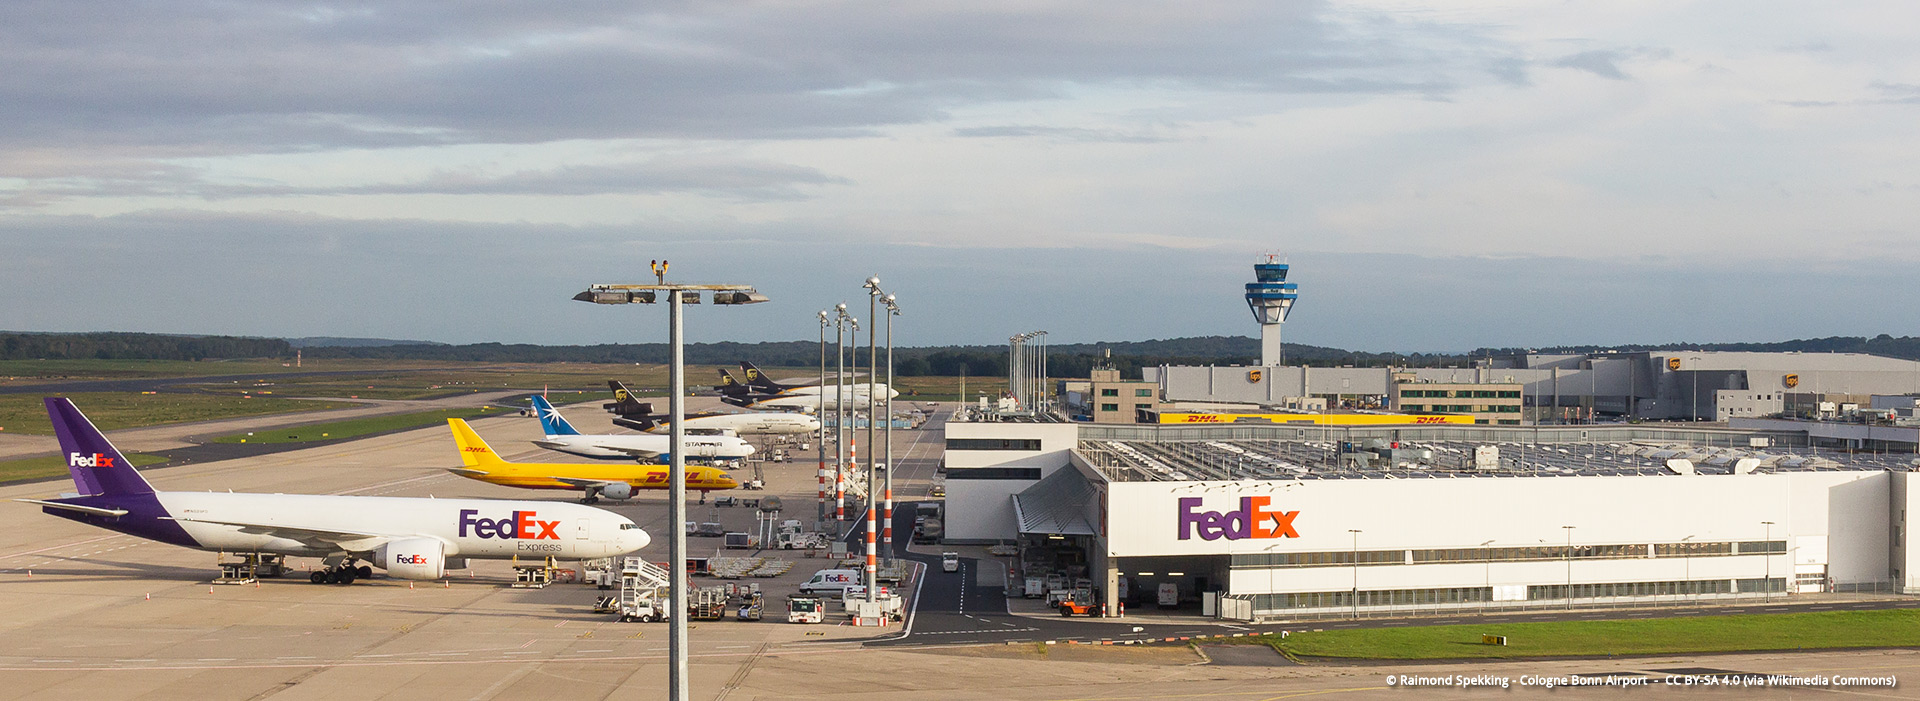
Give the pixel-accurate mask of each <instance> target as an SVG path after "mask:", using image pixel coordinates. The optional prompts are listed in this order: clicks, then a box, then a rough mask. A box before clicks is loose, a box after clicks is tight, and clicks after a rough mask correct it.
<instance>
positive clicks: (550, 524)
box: [460, 509, 560, 540]
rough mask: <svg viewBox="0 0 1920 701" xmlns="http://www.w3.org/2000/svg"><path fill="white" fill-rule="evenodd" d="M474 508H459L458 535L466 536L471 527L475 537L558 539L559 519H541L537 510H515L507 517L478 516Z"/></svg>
mask: <svg viewBox="0 0 1920 701" xmlns="http://www.w3.org/2000/svg"><path fill="white" fill-rule="evenodd" d="M479 514H480V512H479V511H478V510H476V509H461V510H460V537H461V538H465V537H467V531H468V530H469V529H471V530H472V531H473V536H474V537H475V538H501V539H505V540H516V539H518V540H559V539H560V534H559V533H557V532H555V529H557V528H559V526H560V522H559V521H541V520H539V518H538V517H539V515H540V514H539V512H536V511H515V512H513V513H512V514H510V515H508V516H507V518H499V519H494V518H480V517H479Z"/></svg>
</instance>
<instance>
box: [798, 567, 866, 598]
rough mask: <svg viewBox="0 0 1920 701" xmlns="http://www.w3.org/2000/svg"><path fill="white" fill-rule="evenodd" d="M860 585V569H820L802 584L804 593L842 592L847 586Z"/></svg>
mask: <svg viewBox="0 0 1920 701" xmlns="http://www.w3.org/2000/svg"><path fill="white" fill-rule="evenodd" d="M856 586H860V570H820V571H819V572H815V573H813V578H812V579H809V580H807V581H806V582H804V583H802V584H801V585H800V593H802V594H820V593H829V592H830V593H833V594H840V593H842V592H844V591H846V589H847V587H856Z"/></svg>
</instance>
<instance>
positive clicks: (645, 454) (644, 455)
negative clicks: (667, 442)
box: [594, 445, 660, 460]
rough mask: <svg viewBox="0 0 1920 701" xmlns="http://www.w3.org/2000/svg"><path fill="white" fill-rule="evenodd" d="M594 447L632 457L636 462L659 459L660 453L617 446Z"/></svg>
mask: <svg viewBox="0 0 1920 701" xmlns="http://www.w3.org/2000/svg"><path fill="white" fill-rule="evenodd" d="M594 447H595V448H603V449H606V450H611V451H614V452H616V453H626V454H628V455H631V456H633V457H634V459H637V460H646V459H651V458H657V457H660V451H658V450H641V449H639V448H627V447H623V446H617V445H596V446H594Z"/></svg>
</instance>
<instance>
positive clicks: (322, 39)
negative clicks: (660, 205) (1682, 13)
mask: <svg viewBox="0 0 1920 701" xmlns="http://www.w3.org/2000/svg"><path fill="white" fill-rule="evenodd" d="M1351 12H1354V11H1350V10H1339V11H1336V10H1334V9H1331V8H1329V7H1327V6H1325V5H1323V4H1321V3H1318V2H1297V1H1296V2H1267V1H1251V0H1249V1H1245V2H1225V3H1209V4H1206V5H1198V6H1196V5H1181V4H1174V5H1167V4H1158V3H1108V2H1100V3H1075V2H1066V3H1055V4H1046V5H1039V4H1034V3H1013V2H1010V3H1002V4H980V3H970V4H963V5H928V4H915V3H907V4H874V3H831V2H829V3H808V4H728V3H722V4H693V3H689V4H649V5H646V6H639V7H637V6H634V5H631V4H628V3H607V2H578V3H564V4H562V5H551V4H539V3H515V2H474V3H438V2H425V1H422V0H412V1H407V0H399V1H396V2H386V3H371V2H367V3H351V4H336V5H314V4H312V3H307V2H291V1H289V2H272V1H263V2H253V3H238V4H234V3H211V2H187V1H178V2H148V3H131V4H124V5H114V6H112V8H111V9H108V8H106V7H104V6H98V5H87V4H84V3H82V4H75V3H70V2H59V1H57V0H18V1H16V2H10V3H6V4H4V5H0V65H6V66H8V70H7V71H5V72H4V73H0V144H4V143H9V142H10V143H15V144H19V143H35V144H44V143H57V144H73V145H78V144H92V145H100V144H115V145H119V146H123V147H159V148H166V149H181V150H185V151H189V152H192V153H197V154H201V155H216V154H219V153H237V152H255V151H297V150H303V149H315V148H328V147H334V146H342V145H351V146H370V147H379V146H392V145H402V144H439V143H471V142H489V143H491V142H535V141H546V140H553V139H564V138H606V137H636V136H637V137H694V138H733V139H737V138H790V137H807V136H836V135H848V134H860V133H865V131H866V130H870V129H874V128H876V127H879V126H883V125H891V124H903V123H915V122H925V121H929V120H937V119H940V118H942V116H943V115H944V114H945V113H946V111H947V110H949V109H951V108H953V107H955V106H958V105H965V104H972V103H975V102H980V101H999V100H1022V99H1032V98H1041V97H1049V96H1055V95H1058V94H1060V91H1061V90H1062V89H1063V87H1064V86H1067V85H1093V84H1124V85H1141V84H1165V85H1169V86H1182V85H1184V86H1189V87H1207V88H1214V89H1233V90H1248V91H1268V92H1301V93H1317V92H1361V93H1383V92H1384V93H1397V92H1407V93H1417V94H1424V95H1432V94H1438V93H1444V92H1446V91H1448V90H1450V89H1451V88H1452V86H1453V85H1455V84H1456V83H1457V82H1458V81H1460V80H1461V78H1460V77H1458V76H1456V75H1455V73H1456V72H1459V71H1463V70H1467V69H1466V68H1463V67H1462V66H1460V65H1456V63H1457V59H1456V58H1455V57H1456V56H1457V55H1459V54H1461V53H1463V52H1464V53H1467V54H1469V55H1471V54H1476V53H1479V48H1478V47H1480V46H1483V45H1488V44H1490V43H1491V42H1489V41H1487V40H1484V39H1482V38H1479V37H1477V36H1474V35H1473V34H1472V33H1471V32H1466V31H1462V30H1459V29H1457V28H1446V29H1445V30H1444V31H1441V30H1438V29H1435V30H1433V31H1428V30H1429V29H1430V28H1429V27H1427V26H1424V25H1421V24H1417V23H1412V22H1409V21H1407V20H1402V19H1397V18H1393V17H1390V16H1379V17H1362V18H1358V19H1356V18H1353V17H1350V16H1348V14H1350V13H1351ZM1436 37H1437V38H1436ZM1436 44H1438V45H1436Z"/></svg>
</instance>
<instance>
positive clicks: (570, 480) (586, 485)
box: [547, 477, 613, 489]
mask: <svg viewBox="0 0 1920 701" xmlns="http://www.w3.org/2000/svg"><path fill="white" fill-rule="evenodd" d="M547 479H550V480H553V481H555V482H559V483H561V484H565V485H571V486H574V487H579V488H581V489H591V488H595V487H605V486H607V485H609V484H613V483H612V482H608V481H606V480H583V479H579V478H576V477H548V478H547Z"/></svg>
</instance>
